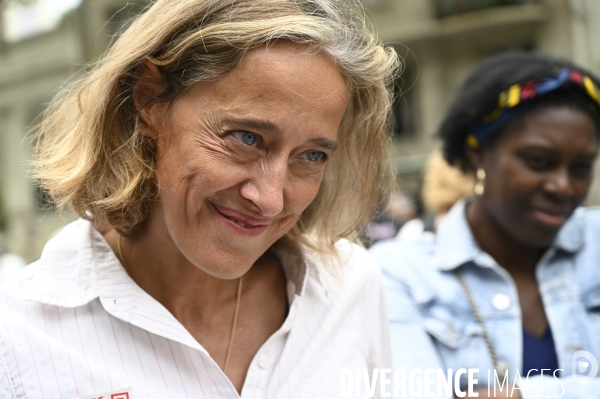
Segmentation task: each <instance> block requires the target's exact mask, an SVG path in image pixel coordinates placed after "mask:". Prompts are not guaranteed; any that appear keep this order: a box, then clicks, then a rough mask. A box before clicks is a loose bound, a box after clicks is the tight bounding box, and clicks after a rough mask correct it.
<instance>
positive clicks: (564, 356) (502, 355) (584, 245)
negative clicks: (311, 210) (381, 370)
mask: <svg viewBox="0 0 600 399" xmlns="http://www.w3.org/2000/svg"><path fill="white" fill-rule="evenodd" d="M465 207H466V202H462V201H461V202H459V203H457V204H456V205H455V206H454V207H453V208H452V210H451V211H450V213H449V214H448V215H447V217H446V218H445V219H444V221H443V222H442V224H441V225H440V227H439V229H438V232H437V233H436V234H435V235H434V234H433V233H429V232H425V233H423V234H422V235H421V236H420V237H419V238H417V239H415V240H412V241H409V242H401V241H398V240H394V239H392V240H388V241H384V242H382V243H379V244H377V245H375V246H373V247H372V248H371V253H372V254H373V255H374V256H375V257H376V258H377V259H378V261H379V263H380V265H381V266H382V268H383V273H384V284H385V290H386V296H387V306H388V313H389V318H390V323H391V337H392V351H393V352H392V355H393V358H394V368H395V369H412V368H423V369H425V368H442V369H444V370H445V369H452V370H453V372H456V371H457V370H458V369H460V368H467V369H469V368H477V369H479V373H478V374H477V379H478V381H479V384H481V385H483V387H486V386H487V385H488V370H493V367H492V360H491V358H490V353H489V350H488V349H487V346H486V343H485V340H484V336H483V334H482V327H481V325H480V324H478V323H477V321H476V319H475V318H474V316H473V314H472V311H471V308H470V307H469V304H468V301H467V299H466V296H465V293H464V291H463V289H462V287H461V285H460V283H459V281H458V279H457V277H456V274H455V273H454V271H455V270H456V269H458V268H460V269H461V270H462V273H463V275H464V277H465V281H466V283H467V285H468V286H469V288H470V291H471V293H472V296H473V298H474V301H475V302H476V303H477V306H478V308H479V312H480V313H481V314H482V316H483V318H484V320H485V326H486V327H487V330H488V331H489V334H490V337H491V341H492V343H493V345H494V347H495V349H496V352H497V354H498V357H499V362H500V363H502V364H504V365H505V366H506V367H508V369H509V372H508V376H509V377H508V379H509V381H510V384H511V386H512V384H513V382H514V381H516V382H517V383H516V385H517V386H518V387H520V388H521V390H520V393H521V395H522V396H523V397H525V398H527V397H542V394H543V396H544V397H563V398H600V378H599V377H600V372H598V370H597V364H598V361H600V210H593V209H583V208H582V209H578V210H577V211H576V212H575V214H574V215H573V216H572V217H571V218H570V219H569V220H568V221H567V223H566V224H565V225H564V226H563V228H562V229H561V230H560V232H559V235H558V236H557V238H556V240H555V242H554V244H553V245H552V247H551V248H550V249H549V250H548V251H547V252H546V253H545V254H544V255H543V256H542V258H541V259H540V261H539V263H538V265H537V268H536V277H537V281H538V286H539V290H540V295H541V298H542V302H543V304H544V309H545V311H546V316H547V318H548V322H549V325H550V328H551V331H552V334H553V336H554V344H555V348H556V354H557V357H558V363H559V368H560V369H562V371H561V372H560V375H558V374H557V377H559V378H554V377H553V376H552V374H548V372H546V374H545V375H544V376H536V377H533V376H532V377H529V378H526V376H523V377H522V378H520V379H518V378H516V371H517V370H518V371H519V374H520V371H521V368H522V354H523V349H522V345H523V344H522V340H523V338H522V321H521V310H520V306H519V298H518V294H517V288H516V285H515V283H514V281H513V280H512V278H511V276H510V275H509V274H508V272H506V271H505V270H504V269H503V268H502V267H500V266H499V265H498V264H497V263H496V261H495V260H494V259H493V258H492V257H491V256H490V255H488V254H487V253H485V252H483V251H482V250H481V249H480V248H479V246H478V245H477V242H476V241H475V238H474V236H473V233H472V231H471V228H470V226H469V224H468V222H467V219H466V213H465ZM582 350H583V351H587V352H588V353H589V354H591V355H592V356H593V357H595V360H596V363H595V364H596V371H597V372H598V373H597V376H596V378H592V377H590V382H588V383H585V384H582V382H584V381H583V379H582V378H581V377H582V376H584V375H590V374H591V375H593V371H594V370H592V369H593V368H594V359H586V358H582V357H581V354H582V352H579V351H582ZM576 353H577V356H575V358H574V355H575V354H576ZM589 354H588V358H589ZM586 366H587V368H586ZM576 369H578V370H576ZM584 369H585V371H584ZM590 371H591V373H590ZM490 376H491V378H490V382H489V384H490V386H492V387H493V385H492V384H493V381H492V380H493V372H491V374H490ZM540 382H541V384H540ZM460 385H461V386H462V385H463V380H461V384H460ZM540 388H543V392H540Z"/></svg>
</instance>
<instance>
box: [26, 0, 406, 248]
mask: <svg viewBox="0 0 600 399" xmlns="http://www.w3.org/2000/svg"><path fill="white" fill-rule="evenodd" d="M275 40H291V41H294V42H298V43H307V44H310V45H311V46H313V47H314V48H315V49H316V50H318V51H322V52H324V53H325V54H327V55H328V56H330V57H331V58H332V59H333V60H334V61H335V62H336V64H337V66H338V68H339V69H340V71H341V72H342V73H343V74H344V75H345V77H346V80H347V82H348V87H349V90H350V92H351V100H350V105H349V107H348V110H347V111H346V114H345V116H344V119H343V121H342V124H341V127H340V133H339V139H338V141H339V143H338V144H339V150H338V151H337V152H336V153H335V155H334V156H333V157H332V158H331V160H330V162H329V163H328V165H327V168H326V172H325V175H324V179H323V182H322V185H321V188H320V190H319V193H318V195H317V197H316V198H315V200H314V201H313V202H312V203H311V205H310V206H309V207H308V208H307V209H306V210H305V212H304V213H303V214H302V216H301V218H300V220H299V222H298V223H297V224H296V226H294V228H293V229H292V230H291V231H290V232H288V234H287V238H289V239H290V240H291V241H292V242H294V243H300V242H302V243H304V244H307V245H310V246H311V247H313V248H315V249H319V250H322V251H330V250H331V249H332V248H333V244H334V242H335V241H336V240H338V239H339V238H342V237H347V238H352V239H353V238H355V237H356V236H357V231H358V230H359V229H360V228H361V227H362V226H363V225H365V224H366V222H367V221H368V220H369V218H370V217H371V215H372V212H373V210H374V208H375V206H376V204H377V203H378V201H379V200H380V196H381V194H382V190H383V191H386V190H387V187H390V185H391V184H392V182H393V174H392V167H391V165H392V163H391V152H390V151H391V143H390V136H389V134H388V121H389V120H388V114H389V110H390V107H391V100H392V99H391V94H390V93H391V90H390V86H391V84H392V83H393V80H394V78H395V76H394V75H395V74H396V71H397V70H398V63H399V61H398V58H397V55H396V53H395V51H394V50H393V49H391V48H384V47H383V46H382V45H381V44H380V43H379V42H378V40H377V39H376V37H375V36H374V35H373V34H372V33H371V31H370V30H369V29H368V28H367V25H366V22H365V18H364V11H363V10H362V8H361V7H360V5H359V3H358V2H357V1H354V0H219V1H216V0H157V1H155V2H154V4H153V5H152V6H151V7H149V8H148V9H147V11H146V12H145V13H144V14H143V15H141V16H140V17H139V18H138V19H137V20H135V21H134V22H133V23H132V25H131V26H130V27H129V28H128V29H127V30H125V31H124V32H122V34H121V36H120V37H119V38H118V40H116V42H115V43H114V46H113V47H112V48H111V49H110V50H109V51H108V52H107V53H106V54H105V55H104V56H103V57H102V58H101V59H100V60H99V61H98V62H97V64H96V65H95V66H94V67H93V68H92V69H91V70H90V71H89V72H88V73H87V74H85V75H84V76H83V77H82V78H80V79H78V80H77V81H76V82H74V83H73V84H71V85H70V86H68V87H67V88H66V89H64V90H63V92H62V93H60V94H59V95H58V96H57V97H56V98H55V99H54V101H53V102H52V103H51V105H50V107H49V108H48V110H47V111H46V114H45V117H44V120H43V122H42V123H41V124H40V126H39V127H38V129H37V133H38V135H37V143H36V149H35V158H34V176H35V177H36V178H37V179H38V180H39V181H40V184H41V185H42V187H43V189H45V190H47V192H48V193H49V194H50V195H51V197H52V198H53V200H54V202H55V203H56V205H57V207H58V209H59V210H62V209H64V208H65V207H70V208H72V209H73V210H74V211H75V212H76V213H77V214H78V215H79V216H81V217H82V218H86V219H90V220H93V221H94V223H96V224H98V225H106V224H109V225H111V226H112V227H114V228H115V229H117V231H119V232H120V233H121V234H124V235H128V236H133V235H134V234H135V233H136V231H139V230H140V229H141V228H142V226H143V223H144V221H145V220H146V218H147V217H148V212H149V205H150V203H151V202H152V201H153V200H154V199H155V198H156V195H157V187H156V177H155V143H154V142H153V141H152V140H151V139H148V138H146V137H145V136H144V135H143V134H141V133H140V130H139V128H138V125H137V120H138V114H139V111H138V110H136V109H135V106H134V103H133V98H132V88H133V85H134V84H135V82H136V81H137V80H138V79H140V76H139V74H140V72H139V71H140V69H141V68H140V67H141V65H142V64H143V62H145V61H146V60H148V61H150V62H152V63H153V64H155V65H156V66H157V67H158V68H159V70H160V72H161V73H162V75H163V80H164V81H163V82H161V83H162V84H163V86H164V87H165V88H166V90H165V93H164V95H163V96H161V98H159V99H157V100H160V101H173V100H174V99H175V98H177V96H179V95H181V94H182V93H184V92H185V91H186V90H187V89H189V88H190V87H191V86H192V85H193V84H194V83H197V82H199V81H203V80H207V79H215V78H218V77H219V76H222V75H223V74H224V73H226V72H228V71H230V70H231V69H233V68H234V67H235V66H236V65H237V64H238V63H239V62H240V60H241V58H242V57H243V56H244V54H245V53H246V52H247V51H248V50H250V49H252V48H256V47H257V46H260V45H263V44H268V43H269V42H273V41H275ZM311 235H312V236H313V237H314V236H315V235H316V236H317V237H319V240H318V241H312V240H311V241H312V243H309V242H307V239H306V237H307V236H311Z"/></svg>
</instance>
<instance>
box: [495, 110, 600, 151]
mask: <svg viewBox="0 0 600 399" xmlns="http://www.w3.org/2000/svg"><path fill="white" fill-rule="evenodd" d="M597 134H598V132H597V128H596V124H595V122H594V120H593V119H592V118H591V116H590V115H588V114H587V113H586V112H583V111H581V110H579V109H575V108H568V107H552V108H544V109H539V110H535V111H532V112H531V113H528V114H527V115H524V116H523V118H522V119H521V121H519V122H518V123H517V124H511V125H509V126H507V128H506V129H505V130H504V131H503V132H501V134H500V137H499V140H498V143H497V144H498V145H499V146H500V147H504V146H507V147H525V146H538V147H545V148H548V149H552V150H556V151H569V152H579V153H595V152H596V147H597V140H598V138H597Z"/></svg>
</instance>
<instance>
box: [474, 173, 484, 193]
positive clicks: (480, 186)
mask: <svg viewBox="0 0 600 399" xmlns="http://www.w3.org/2000/svg"><path fill="white" fill-rule="evenodd" d="M473 191H474V192H475V195H483V193H484V192H485V170H483V168H479V169H477V181H476V182H475V188H474V190H473Z"/></svg>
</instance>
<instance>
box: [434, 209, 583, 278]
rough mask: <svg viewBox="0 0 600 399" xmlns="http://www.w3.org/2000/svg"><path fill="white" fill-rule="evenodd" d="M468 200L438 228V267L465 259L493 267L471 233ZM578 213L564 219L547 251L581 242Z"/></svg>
mask: <svg viewBox="0 0 600 399" xmlns="http://www.w3.org/2000/svg"><path fill="white" fill-rule="evenodd" d="M468 203H469V200H461V201H458V202H457V203H456V204H455V205H454V206H453V207H452V209H451V210H450V212H448V215H447V216H446V218H445V219H444V221H443V222H442V223H441V225H440V227H439V228H438V231H437V234H436V252H437V253H438V256H436V257H435V259H436V265H435V266H436V267H437V268H438V269H439V270H446V271H449V270H454V269H456V268H458V267H460V266H462V265H464V264H466V263H469V262H474V263H475V264H476V265H478V266H481V267H486V268H492V267H496V261H495V260H494V259H493V258H492V257H491V256H490V255H489V254H487V253H486V252H484V251H483V250H482V249H481V248H480V247H479V245H478V244H477V241H476V240H475V236H473V231H472V230H471V226H469V222H468V221H467V215H466V206H467V204H468ZM582 213H583V212H582V209H577V210H576V211H575V213H574V214H573V215H572V216H571V217H570V218H569V220H567V222H566V223H565V225H564V226H563V227H562V229H561V230H560V231H559V233H558V236H557V237H556V240H555V241H554V244H553V245H552V247H551V248H550V251H552V252H555V251H556V250H562V251H565V252H569V253H575V252H577V251H579V250H580V249H581V248H582V247H583V246H584V245H585V239H584V231H583V229H584V226H583V221H582V218H581V215H582Z"/></svg>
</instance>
